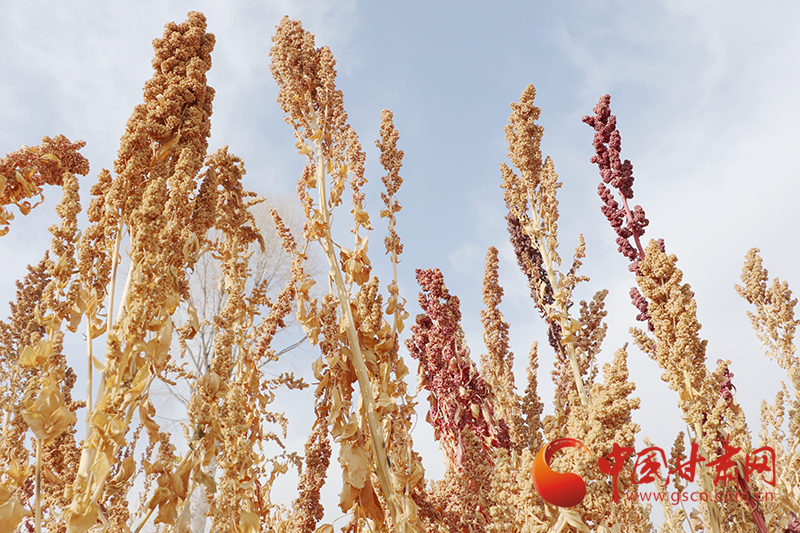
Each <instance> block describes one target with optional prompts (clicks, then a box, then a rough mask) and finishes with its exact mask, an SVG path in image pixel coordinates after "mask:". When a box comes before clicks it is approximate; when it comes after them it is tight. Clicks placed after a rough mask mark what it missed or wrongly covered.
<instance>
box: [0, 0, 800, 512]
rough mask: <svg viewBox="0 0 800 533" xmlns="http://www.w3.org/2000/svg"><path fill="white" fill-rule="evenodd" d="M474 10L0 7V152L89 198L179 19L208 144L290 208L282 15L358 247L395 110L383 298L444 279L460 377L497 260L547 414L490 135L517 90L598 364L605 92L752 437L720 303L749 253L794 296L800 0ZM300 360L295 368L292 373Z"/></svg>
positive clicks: (652, 400) (325, 5)
mask: <svg viewBox="0 0 800 533" xmlns="http://www.w3.org/2000/svg"><path fill="white" fill-rule="evenodd" d="M489 5H490V4H489V3H478V2H473V3H470V2H439V3H433V4H431V3H425V2H394V3H384V2H371V3H370V2H356V1H343V2H325V1H316V2H311V1H288V0H287V1H278V2H244V1H242V2H226V3H225V5H224V7H223V5H222V3H218V2H217V3H215V2H208V1H201V2H155V1H142V2H137V3H135V4H134V3H111V2H109V3H106V2H89V1H79V2H70V3H55V2H35V1H32V2H24V3H23V2H10V1H7V0H3V1H0V13H2V20H3V22H4V31H3V32H2V34H0V71H1V72H2V73H3V74H2V76H0V124H2V125H3V127H2V128H1V129H0V153H2V154H5V153H8V152H11V151H14V150H17V149H19V147H20V146H21V145H23V144H27V145H35V144H38V143H39V140H40V139H41V136H42V135H50V136H54V135H56V134H59V133H63V134H65V135H66V136H67V137H69V138H70V139H71V140H76V139H83V140H86V141H87V143H88V144H87V147H86V148H85V149H84V150H83V153H84V155H86V156H87V157H88V158H89V160H90V163H91V165H92V170H91V173H90V175H89V176H88V177H87V178H85V179H84V182H83V183H84V186H83V187H82V195H83V196H82V197H83V206H84V208H85V207H86V205H88V187H89V186H90V185H91V183H93V182H94V180H95V178H96V176H97V173H98V172H99V170H100V169H101V168H103V167H105V168H111V166H112V163H113V160H114V158H115V155H116V151H117V149H118V144H119V137H120V136H121V134H122V132H123V131H124V126H125V122H126V120H127V118H128V117H129V116H130V113H131V111H132V109H133V107H134V106H135V105H136V104H137V103H139V102H141V99H142V95H141V88H142V86H143V84H144V82H145V80H147V79H149V78H150V76H151V67H150V59H151V57H152V47H151V44H150V43H151V41H152V40H153V39H154V38H156V37H160V36H161V34H162V32H163V26H164V24H165V23H167V22H169V21H173V20H174V21H183V20H185V17H186V13H187V11H190V10H198V11H203V12H204V13H205V14H206V16H207V18H208V25H209V31H211V32H213V33H214V34H215V35H216V37H217V45H216V49H215V51H214V53H213V54H212V58H213V62H214V66H213V67H212V70H211V72H210V73H209V83H210V84H211V85H212V86H213V87H214V88H215V90H216V97H215V101H214V115H213V117H212V138H211V141H210V144H211V149H212V150H213V149H215V148H217V147H220V146H223V145H226V144H227V145H229V146H230V149H231V151H233V152H234V153H236V154H237V155H239V156H240V157H242V158H243V159H244V161H245V165H246V168H247V170H248V174H247V176H246V186H247V187H248V188H250V189H251V190H254V191H256V192H258V193H259V194H262V195H282V196H290V195H291V194H292V193H293V191H294V188H295V185H294V184H295V181H296V179H297V177H298V176H299V172H300V170H301V168H302V165H303V159H302V157H301V156H299V155H297V153H296V150H295V149H294V146H293V145H294V139H293V136H292V132H291V129H290V128H289V126H287V125H286V124H285V123H284V122H283V120H282V114H281V112H280V109H279V108H278V106H277V104H276V103H275V96H276V94H277V89H276V86H275V83H274V81H273V80H272V76H271V74H270V72H269V58H268V50H269V46H270V37H271V35H272V34H273V32H274V26H275V25H276V24H277V23H278V22H279V21H280V18H281V17H282V16H283V15H284V14H288V15H289V16H290V17H292V18H295V19H300V20H302V21H303V23H304V26H305V28H306V29H308V30H309V31H311V32H312V33H313V34H315V35H316V38H317V45H318V46H320V45H323V44H326V45H329V46H330V47H331V49H332V51H333V53H334V56H335V57H336V59H337V68H338V72H339V78H338V84H339V87H340V88H341V89H342V90H343V91H344V95H345V108H346V110H347V111H348V113H349V117H350V122H351V124H352V125H353V127H354V128H355V130H356V132H358V133H359V135H360V137H361V143H362V145H363V146H364V147H365V149H366V151H367V178H368V179H370V180H371V183H370V185H369V186H368V188H367V194H368V197H367V201H366V205H367V208H368V209H369V210H370V211H371V212H372V213H373V217H372V218H373V225H375V226H376V228H379V225H380V223H379V222H376V221H378V220H379V219H378V217H377V210H378V209H379V206H380V199H379V196H378V195H379V192H380V179H379V178H380V177H381V175H382V173H381V171H382V168H381V167H380V165H379V164H378V160H377V152H376V149H375V148H374V140H375V139H376V138H377V134H378V125H379V119H380V111H381V110H382V109H384V108H389V109H391V110H392V111H393V112H394V116H395V124H396V126H397V128H398V129H399V131H400V143H399V144H400V148H401V149H403V150H404V151H405V154H406V155H405V160H404V167H403V170H402V171H401V175H402V176H403V178H404V180H405V183H404V185H403V187H402V189H401V190H400V193H399V198H400V201H401V202H402V203H403V205H404V209H403V211H402V212H401V213H400V215H399V223H398V232H399V234H400V237H401V239H402V241H403V243H404V245H405V250H406V252H405V253H404V255H403V263H402V264H401V269H400V285H401V291H402V293H403V294H404V296H405V297H406V298H407V299H408V300H409V302H411V303H412V306H411V308H410V310H411V313H412V318H411V319H410V320H413V316H414V314H416V312H417V309H418V308H417V307H416V304H415V301H416V294H417V290H418V289H417V286H416V283H415V281H414V269H416V268H428V267H438V268H440V269H441V270H442V271H443V273H444V275H445V281H446V283H447V285H448V287H449V289H450V291H451V292H452V293H455V294H457V295H458V296H459V298H460V299H461V301H462V304H463V309H462V311H463V313H464V324H463V326H464V329H465V331H466V333H467V339H468V342H469V345H470V347H471V350H472V353H473V357H474V358H476V359H477V358H478V356H479V354H480V353H482V352H483V351H484V350H485V348H484V346H483V344H482V340H481V326H480V319H479V315H478V313H479V312H480V309H481V308H482V303H481V292H480V291H481V278H482V275H483V259H484V256H485V254H486V249H487V248H488V247H489V246H496V247H498V248H499V249H500V251H501V265H500V269H501V270H500V276H501V284H502V285H503V286H504V288H505V291H506V296H505V298H504V303H503V305H502V307H501V310H502V311H503V313H504V314H505V316H506V319H507V320H508V321H509V322H510V323H511V338H512V347H513V350H514V353H515V355H516V357H517V359H518V361H519V363H520V364H519V366H520V374H519V379H520V380H521V379H522V373H521V371H522V368H523V367H524V362H525V359H526V357H527V352H528V349H529V346H530V344H531V342H533V341H536V340H538V341H539V342H540V345H541V350H540V359H541V366H542V368H543V370H546V372H542V376H541V379H540V383H541V389H540V390H541V391H542V393H543V395H544V398H545V401H546V403H547V404H549V401H550V398H549V394H550V391H551V389H552V387H551V385H550V381H549V366H550V364H551V362H552V353H551V351H550V350H549V348H547V347H546V337H545V335H544V328H543V326H542V323H541V321H540V320H539V319H538V313H537V312H536V311H535V309H534V308H533V305H532V301H531V300H530V298H529V297H528V290H527V288H526V285H525V280H524V278H523V276H522V274H520V273H519V271H518V269H517V267H516V264H515V261H514V259H513V252H512V250H511V248H510V245H509V243H508V238H507V233H506V230H505V221H504V220H503V216H504V214H505V208H504V205H503V200H502V193H501V190H500V188H499V184H500V172H499V164H500V163H501V162H503V161H505V160H506V159H505V157H506V152H507V145H506V141H505V138H504V134H503V126H504V125H505V123H506V121H507V119H508V115H509V112H510V108H509V107H508V105H509V103H511V102H513V101H516V100H517V98H518V97H519V95H520V93H521V92H522V90H523V89H524V88H525V86H526V85H527V84H529V83H532V84H533V85H534V86H535V87H536V89H537V98H536V102H537V105H538V106H539V107H541V109H542V114H541V118H540V124H541V125H542V126H544V128H545V133H544V139H543V143H542V151H543V153H544V154H545V155H550V156H551V157H552V158H553V160H554V163H555V167H556V171H557V172H558V173H559V175H560V179H561V181H563V183H564V185H563V187H562V188H561V190H560V194H559V200H560V213H561V219H560V223H559V229H560V242H561V249H560V250H561V255H562V256H563V257H565V258H566V257H570V256H571V253H572V249H574V246H575V244H576V243H577V239H578V234H579V233H583V234H584V236H585V238H586V243H587V258H586V260H585V267H584V269H583V273H584V274H586V275H588V276H590V277H591V278H592V280H591V282H589V283H586V284H583V286H582V288H581V290H579V292H578V298H579V299H589V298H591V295H592V294H593V293H594V292H595V291H597V290H600V289H602V288H607V289H609V290H610V294H609V297H608V299H607V308H608V311H609V316H608V318H607V322H608V324H609V334H608V337H607V338H606V341H605V344H604V346H605V349H604V352H603V354H602V356H601V360H600V362H601V363H603V362H606V361H609V360H610V359H611V356H612V355H613V353H614V351H615V350H616V349H617V348H618V347H620V346H622V344H624V343H625V342H629V341H630V339H629V335H628V333H627V330H628V328H629V327H630V326H632V325H635V320H634V317H635V315H636V311H635V309H634V308H633V306H631V305H630V303H629V299H628V295H627V294H628V290H629V288H630V287H632V286H634V284H635V280H634V278H633V277H632V275H631V274H630V273H629V272H628V271H627V262H626V260H625V259H624V258H623V257H622V256H621V255H620V254H619V253H617V251H616V245H615V244H614V234H613V232H612V230H611V228H610V226H609V225H608V223H607V222H606V221H605V218H604V217H603V215H602V214H601V212H600V199H599V197H598V196H597V194H596V187H597V183H598V182H599V176H598V173H597V170H596V167H595V166H594V165H592V164H591V163H590V162H589V158H590V157H591V156H592V155H593V149H592V145H591V142H592V133H593V132H592V130H591V128H589V127H588V126H586V125H585V124H583V123H581V117H582V116H583V115H586V114H590V113H591V110H592V108H593V107H594V105H595V104H596V103H597V100H598V98H599V97H600V96H601V95H603V94H606V93H610V94H611V97H612V101H611V105H612V111H613V112H614V114H616V115H617V117H618V125H619V128H620V131H621V133H622V140H623V157H626V158H629V159H631V161H632V162H633V165H634V176H635V177H636V182H635V184H634V191H635V194H636V196H635V199H634V202H635V203H639V204H641V205H642V206H643V207H644V209H645V211H646V213H647V216H648V218H649V219H650V221H651V224H650V227H649V228H648V230H647V234H646V237H648V238H658V237H663V238H664V239H665V240H666V244H667V250H668V252H671V253H675V254H677V255H678V257H679V267H680V268H681V269H682V270H683V271H684V280H685V281H687V282H689V283H690V284H691V285H692V288H693V290H694V291H695V293H696V297H697V301H698V308H699V309H698V315H699V320H700V322H701V323H702V324H703V329H702V331H701V335H702V336H703V338H706V339H709V346H708V360H709V361H710V362H711V363H712V364H713V362H715V361H716V360H717V359H719V358H723V359H731V360H732V366H731V369H732V371H733V372H734V374H735V378H734V383H735V384H736V386H737V391H738V392H737V398H738V400H739V402H740V403H741V404H742V405H743V406H744V408H745V411H746V413H747V416H748V420H749V426H750V429H751V430H752V431H753V432H754V434H757V432H758V427H759V423H758V408H759V403H760V400H761V399H762V398H764V397H766V398H768V399H769V400H770V401H771V400H772V399H773V398H774V393H775V390H776V386H777V383H778V379H780V371H779V369H777V366H776V365H775V364H774V363H772V362H770V361H768V360H767V359H766V358H765V357H764V356H763V355H762V354H761V353H760V352H759V345H760V343H759V342H758V340H757V339H756V337H755V335H754V334H753V332H752V330H751V329H750V325H749V320H748V319H747V317H746V315H745V311H746V304H745V302H744V301H743V300H742V299H741V298H739V297H738V296H737V295H736V293H735V291H734V289H733V285H734V284H735V283H737V282H739V274H740V272H741V266H742V261H743V258H744V255H745V253H746V252H747V250H748V249H749V248H751V247H759V248H760V249H761V250H762V256H763V258H764V264H765V266H766V267H767V268H768V269H769V271H770V275H771V276H772V277H774V276H778V277H780V278H781V279H787V280H788V281H789V282H790V284H791V283H794V287H795V289H796V290H800V253H798V247H797V241H798V237H797V236H798V229H800V214H798V210H797V207H796V202H797V200H798V198H800V185H799V183H800V179H798V178H800V171H799V170H798V165H797V163H796V160H795V158H794V157H793V156H791V154H792V153H797V146H798V145H799V144H800V129H798V127H797V124H798V121H800V99H798V98H797V88H798V86H800V54H798V53H797V52H798V50H800V33H798V32H797V28H798V27H800V4H797V3H796V2H792V1H770V2H763V3H760V4H759V5H758V6H756V4H755V3H752V2H744V1H724V2H723V1H703V0H696V1H689V0H687V1H677V0H676V1H667V0H663V1H634V0H630V1H627V0H626V1H623V0H620V1H588V0H587V1H568V2H540V1H532V2H495V3H493V4H491V7H489ZM45 196H46V197H47V200H46V202H45V203H44V204H43V205H41V206H39V207H38V208H37V209H35V210H34V211H33V212H32V213H31V214H30V215H28V216H27V217H23V216H21V215H19V214H18V213H17V219H16V220H15V221H14V222H13V223H12V227H11V232H10V234H9V235H7V236H6V237H3V238H0V264H1V265H2V269H1V270H0V302H7V301H9V300H11V299H12V297H13V281H14V280H15V279H17V278H19V277H21V276H22V275H23V274H24V272H25V265H26V264H28V263H34V262H36V261H38V260H39V259H40V258H41V254H42V251H43V250H44V249H45V248H46V247H47V246H48V245H49V240H50V237H49V234H48V233H47V231H46V228H47V226H48V225H50V224H52V223H54V222H55V215H54V213H53V207H54V206H55V204H56V203H57V202H58V199H59V196H60V194H59V191H57V190H54V189H50V190H47V191H45ZM344 215H345V214H344V213H342V215H341V216H342V218H345V217H344ZM371 240H372V242H373V249H372V254H371V256H372V258H373V263H375V264H376V273H378V274H379V275H380V276H381V279H382V283H383V284H384V285H385V283H386V282H387V281H388V279H389V275H390V274H389V273H390V268H389V265H388V262H385V261H382V260H381V257H380V256H381V247H380V246H379V243H380V242H381V241H382V229H376V235H375V236H373V239H371ZM6 314H7V311H0V316H5V315H6ZM629 353H630V361H629V366H630V368H631V378H632V380H633V381H635V382H636V383H637V391H636V394H638V395H639V396H640V397H641V398H642V405H643V407H642V409H641V410H640V411H638V413H637V414H636V415H635V416H636V421H637V422H639V423H640V424H641V425H642V427H643V432H642V434H643V435H648V436H650V438H651V440H653V442H654V443H655V444H657V445H662V446H663V447H665V448H666V447H668V446H669V445H670V444H671V443H672V441H673V440H674V438H675V436H676V434H677V432H678V431H680V430H681V429H682V425H681V422H680V417H679V412H678V410H677V407H676V397H675V395H674V394H673V393H671V392H670V391H669V390H668V389H667V387H666V384H664V383H663V382H661V381H660V379H659V376H660V371H659V370H658V368H657V367H656V365H655V363H653V362H651V361H650V360H649V359H647V358H646V357H645V356H643V355H641V354H640V353H639V352H638V351H637V350H636V349H635V348H633V347H631V348H630V350H629ZM76 357H77V356H76ZM298 357H301V358H302V357H306V358H307V359H308V360H309V361H310V360H311V358H312V355H311V354H310V352H309V353H308V354H306V355H305V356H298ZM304 361H305V359H301V360H300V361H299V362H297V364H298V365H303V364H305V362H304ZM776 369H777V370H776ZM518 383H521V381H518ZM420 400H421V404H420V405H421V407H423V408H424V407H426V401H425V400H424V398H420ZM299 418H300V420H299V421H298V422H297V423H295V426H297V436H296V437H295V440H294V441H292V442H297V443H298V444H299V443H302V441H303V440H304V437H305V432H307V426H306V427H303V425H304V422H303V419H302V417H299ZM423 420H424V412H421V413H420V422H419V424H418V425H417V429H416V430H415V439H416V440H417V441H418V442H419V443H420V446H421V447H424V448H423V449H425V450H428V451H427V452H426V453H425V455H424V460H425V466H426V468H427V469H428V471H429V474H430V475H431V477H433V478H438V477H440V476H441V472H442V469H441V458H440V457H441V456H440V455H438V454H439V453H440V452H439V451H438V450H437V449H436V445H435V444H433V443H432V442H431V437H430V431H428V430H427V428H426V427H423V426H425V423H424V422H423ZM305 423H307V421H306V422H305ZM339 483H340V482H339V480H338V479H337V478H334V480H332V481H331V482H330V483H329V486H331V489H330V494H332V496H331V497H332V498H334V500H333V501H335V494H336V493H337V492H338V490H339ZM337 512H338V511H337V510H333V514H331V513H329V515H328V517H331V518H329V519H332V518H335V516H336V513H337Z"/></svg>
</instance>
